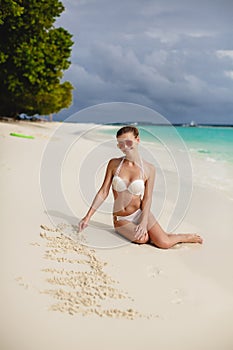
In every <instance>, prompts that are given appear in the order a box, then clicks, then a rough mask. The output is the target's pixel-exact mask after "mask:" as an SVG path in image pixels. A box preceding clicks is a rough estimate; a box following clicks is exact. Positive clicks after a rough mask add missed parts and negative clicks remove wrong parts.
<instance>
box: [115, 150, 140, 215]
mask: <svg viewBox="0 0 233 350" xmlns="http://www.w3.org/2000/svg"><path fill="white" fill-rule="evenodd" d="M113 172H114V176H113V180H112V191H113V196H114V205H113V215H114V216H115V215H119V216H126V215H130V214H132V213H134V212H135V211H136V210H137V209H139V208H140V207H141V201H142V197H143V193H144V183H145V174H144V167H143V161H142V160H141V162H140V164H133V165H132V164H129V162H127V160H125V159H124V157H123V158H120V159H118V160H117V162H116V166H115V168H114V170H113Z"/></svg>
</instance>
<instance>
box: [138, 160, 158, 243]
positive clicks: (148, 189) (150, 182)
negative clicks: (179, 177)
mask: <svg viewBox="0 0 233 350" xmlns="http://www.w3.org/2000/svg"><path fill="white" fill-rule="evenodd" d="M154 183H155V167H154V166H153V165H152V164H149V165H148V178H147V180H146V183H145V191H144V196H143V199H142V204H141V209H142V215H141V218H140V223H139V225H137V226H136V232H137V239H140V238H141V237H142V236H143V235H144V234H145V233H147V225H148V217H149V213H150V208H151V203H152V194H153V189H154Z"/></svg>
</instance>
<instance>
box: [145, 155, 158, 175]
mask: <svg viewBox="0 0 233 350" xmlns="http://www.w3.org/2000/svg"><path fill="white" fill-rule="evenodd" d="M142 163H143V168H144V172H145V175H146V177H147V178H148V177H149V176H150V175H151V174H152V173H154V172H155V170H156V169H155V166H154V165H153V164H152V163H150V162H148V161H147V160H145V159H142Z"/></svg>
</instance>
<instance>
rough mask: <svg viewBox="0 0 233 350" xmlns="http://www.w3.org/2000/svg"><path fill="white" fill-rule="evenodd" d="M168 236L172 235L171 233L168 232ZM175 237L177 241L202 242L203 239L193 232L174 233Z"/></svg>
mask: <svg viewBox="0 0 233 350" xmlns="http://www.w3.org/2000/svg"><path fill="white" fill-rule="evenodd" d="M168 236H173V237H174V235H173V234H171V235H170V234H168ZM176 237H177V239H179V242H178V243H200V244H202V243H203V239H202V238H201V236H199V235H198V234H194V233H184V234H183V233H178V234H176Z"/></svg>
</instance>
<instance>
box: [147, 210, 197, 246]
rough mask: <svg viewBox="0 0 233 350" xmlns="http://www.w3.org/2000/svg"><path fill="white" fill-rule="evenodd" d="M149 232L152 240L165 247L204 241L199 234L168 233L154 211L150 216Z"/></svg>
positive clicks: (155, 243)
mask: <svg viewBox="0 0 233 350" xmlns="http://www.w3.org/2000/svg"><path fill="white" fill-rule="evenodd" d="M148 234H149V237H150V240H151V242H152V243H154V245H156V246H157V247H158V248H163V249H168V248H171V247H173V246H174V245H175V244H177V243H202V238H201V237H200V236H199V235H197V234H170V233H166V232H165V231H164V230H163V229H162V227H161V226H160V225H159V223H158V221H157V220H156V219H155V217H154V215H153V214H152V213H150V214H149V218H148Z"/></svg>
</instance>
